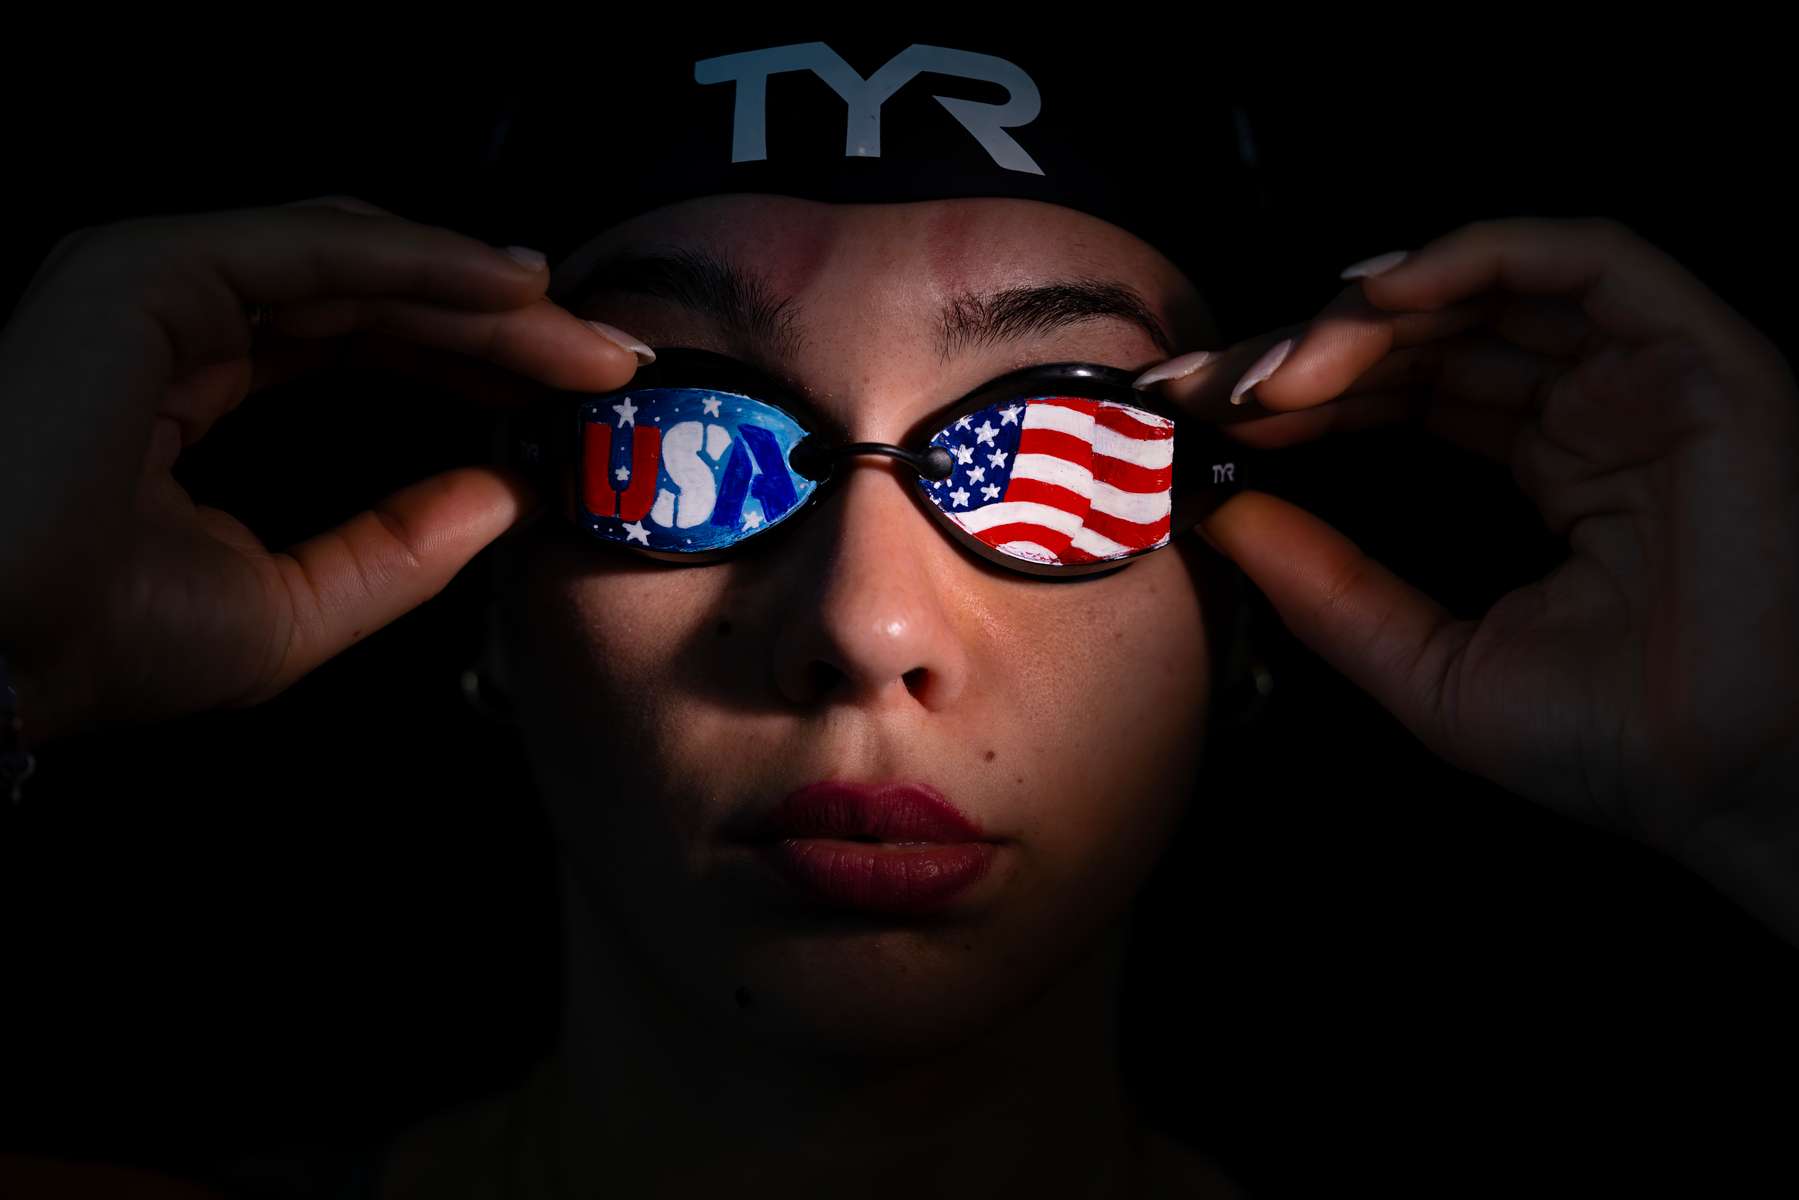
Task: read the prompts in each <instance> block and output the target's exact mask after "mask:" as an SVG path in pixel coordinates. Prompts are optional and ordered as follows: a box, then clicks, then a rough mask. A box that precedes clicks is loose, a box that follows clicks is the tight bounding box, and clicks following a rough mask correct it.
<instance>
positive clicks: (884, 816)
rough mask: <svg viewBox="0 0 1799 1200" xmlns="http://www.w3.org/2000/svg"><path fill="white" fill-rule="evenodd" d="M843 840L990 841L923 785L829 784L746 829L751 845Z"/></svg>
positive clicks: (801, 793)
mask: <svg viewBox="0 0 1799 1200" xmlns="http://www.w3.org/2000/svg"><path fill="white" fill-rule="evenodd" d="M782 838H840V839H844V840H850V841H874V842H889V843H901V844H903V843H918V842H936V843H952V844H953V843H962V842H980V841H988V840H991V839H989V838H988V837H987V835H986V833H985V832H984V831H983V830H982V829H981V827H980V826H979V825H978V824H977V823H976V822H975V821H974V819H973V818H971V817H969V816H967V815H966V814H964V813H962V812H960V811H959V810H958V809H957V808H956V807H955V806H954V805H953V804H951V803H950V802H949V800H948V799H947V798H945V796H944V795H943V793H942V792H940V791H938V790H937V789H936V788H934V787H931V786H930V785H929V784H923V783H888V784H855V783H843V782H839V781H835V780H826V781H824V782H821V783H814V784H809V785H808V786H806V787H803V788H800V789H799V790H798V791H796V792H793V793H792V794H791V795H789V796H788V797H787V798H786V799H784V800H783V801H781V803H780V804H779V805H778V806H776V807H775V808H774V809H773V810H772V811H770V812H768V813H765V814H763V815H762V816H761V817H760V818H759V819H757V820H756V821H755V822H754V823H753V824H752V825H751V826H750V827H749V829H748V832H747V840H750V841H758V842H766V841H776V840H779V839H782Z"/></svg>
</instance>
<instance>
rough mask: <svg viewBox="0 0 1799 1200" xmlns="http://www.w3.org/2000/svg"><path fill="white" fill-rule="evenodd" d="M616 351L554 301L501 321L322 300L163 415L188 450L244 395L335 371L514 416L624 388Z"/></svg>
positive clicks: (207, 376) (175, 394) (197, 384)
mask: <svg viewBox="0 0 1799 1200" xmlns="http://www.w3.org/2000/svg"><path fill="white" fill-rule="evenodd" d="M339 339H346V340H339ZM596 342H597V343H600V346H599V348H598V349H597V350H596V345H595V343H596ZM616 349H617V343H615V342H613V341H612V340H610V339H609V338H607V337H605V336H604V335H602V334H600V333H599V332H597V331H596V330H595V329H594V328H593V327H592V326H591V325H589V324H587V323H586V322H584V321H582V320H580V319H578V318H576V317H575V316H573V315H572V314H570V313H569V312H568V311H567V310H565V309H563V308H560V307H558V306H557V305H555V304H552V303H550V302H549V301H547V300H540V301H538V302H536V303H535V304H532V305H529V306H527V307H525V308H521V309H515V310H512V311H510V312H502V313H468V312H460V311H456V310H453V309H440V308H434V307H432V306H429V305H421V304H414V303H410V302H407V301H397V300H366V299H352V300H332V301H324V302H320V303H317V304H310V305H298V306H293V307H289V308H286V309H283V310H281V311H280V313H279V314H277V316H276V317H275V318H274V319H273V321H272V324H271V327H270V330H269V335H268V336H265V337H263V338H262V339H261V341H260V344H259V345H258V347H257V349H256V352H255V357H254V361H253V362H252V361H251V360H249V359H244V358H235V359H230V360H227V361H225V362H220V363H208V364H206V365H204V366H201V367H197V368H195V369H194V370H192V371H190V372H189V373H188V374H187V375H185V376H184V377H182V378H181V379H178V380H176V381H175V382H174V383H172V384H171V385H170V386H169V389H168V393H167V395H166V396H165V398H164V400H163V402H162V404H161V405H160V406H159V408H158V412H159V414H160V415H164V416H168V417H173V418H174V419H175V420H176V421H177V422H178V423H179V424H180V427H181V433H182V437H181V444H182V446H184V447H185V446H191V445H193V444H194V443H195V442H197V441H199V440H200V439H201V438H202V437H204V436H205V435H206V433H207V431H208V430H210V429H211V428H212V426H213V424H214V423H215V422H216V421H217V420H218V419H219V418H220V417H222V416H224V415H225V414H226V413H228V412H230V411H232V410H233V409H235V408H236V407H237V406H238V405H239V404H240V403H242V402H243V399H244V397H245V395H246V394H249V393H253V392H257V391H261V390H262V389H264V388H268V387H272V386H275V385H276V384H280V383H285V382H288V381H291V380H293V379H295V378H297V377H299V376H301V375H304V374H307V373H309V372H312V371H318V370H322V369H326V368H331V367H352V368H358V369H376V370H388V371H393V372H395V373H398V374H403V375H406V376H408V377H410V378H413V379H416V380H418V381H419V382H421V383H426V384H429V385H431V386H434V387H437V388H441V389H443V390H445V391H447V392H449V393H451V394H453V395H455V396H457V397H459V398H460V399H463V400H465V401H468V402H470V403H473V404H477V405H483V406H492V407H514V406H518V405H521V404H525V403H527V402H528V401H529V400H530V399H531V398H532V397H533V396H534V395H535V394H536V386H534V385H541V386H547V387H553V388H563V389H571V390H576V391H595V392H602V391H610V390H612V389H613V388H617V387H622V386H624V383H625V382H626V381H627V380H628V375H627V376H626V377H624V378H621V377H620V375H619V373H618V369H617V363H616V362H615V360H614V358H613V353H612V352H613V351H614V350H616ZM635 361H636V359H635V358H633V359H632V362H633V363H635Z"/></svg>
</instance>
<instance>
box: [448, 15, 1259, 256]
mask: <svg viewBox="0 0 1799 1200" xmlns="http://www.w3.org/2000/svg"><path fill="white" fill-rule="evenodd" d="M694 22H695V24H700V23H702V22H701V19H700V18H699V17H698V16H697V15H696V17H695V19H694ZM1053 24H1054V25H1056V26H1057V27H1058V28H1057V30H1056V32H1055V33H1054V35H1053V36H1052V35H1049V34H1043V33H1030V32H1026V31H1023V30H1019V31H989V30H984V29H976V28H964V27H958V26H947V27H946V26H945V24H944V23H942V22H929V21H922V20H921V21H906V20H880V19H870V20H868V21H866V22H863V23H860V24H859V25H858V26H857V29H856V31H855V32H845V31H843V30H842V28H841V23H838V24H836V25H833V24H832V23H830V22H822V23H821V22H813V23H806V22H800V21H796V20H787V21H783V22H774V23H770V22H762V23H759V24H755V25H751V26H747V27H745V28H743V29H741V30H736V31H729V32H715V31H709V32H703V33H702V32H696V33H694V34H692V35H691V36H682V37H678V38H673V39H666V38H665V39H660V40H653V41H651V42H650V43H649V44H642V43H641V42H640V43H638V44H635V45H626V44H623V43H622V42H621V43H618V44H614V45H612V46H611V47H609V49H608V51H607V53H606V55H605V56H603V57H597V58H596V59H594V60H592V61H591V65H586V66H584V67H583V68H582V69H581V70H580V72H579V73H578V74H577V75H575V76H567V77H565V78H564V80H563V81H562V82H561V83H559V84H558V85H556V86H554V87H539V88H535V89H527V90H522V91H520V93H519V94H518V95H517V96H515V97H514V98H513V101H512V102H511V103H510V105H509V106H508V110H507V111H506V112H505V113H503V114H502V115H501V117H500V118H499V120H498V121H497V122H496V124H495V127H494V130H493V134H492V138H491V141H490V146H489V148H488V157H487V161H486V164H485V167H484V169H483V172H482V175H483V178H484V181H485V182H484V186H483V188H482V195H480V196H479V197H477V201H478V205H479V206H481V207H484V208H485V209H486V212H487V216H486V219H485V220H484V221H483V224H484V226H485V227H486V228H487V230H488V231H489V233H490V235H491V236H492V237H493V239H494V240H496V241H498V240H501V239H502V238H504V239H507V240H510V241H513V242H517V243H522V244H525V245H530V246H535V247H537V248H539V249H541V250H543V251H545V252H546V253H548V254H549V255H550V256H551V260H552V262H554V261H557V260H559V259H561V258H562V257H564V256H566V255H567V254H568V253H570V252H572V251H573V250H575V249H577V248H578V247H579V246H581V245H583V244H584V243H586V242H587V241H588V240H590V239H591V238H593V237H594V236H595V235H597V234H599V233H600V232H602V231H603V230H604V229H606V228H608V227H610V226H612V225H614V224H617V223H618V222H620V221H623V220H625V219H627V218H630V217H633V216H636V215H638V214H640V213H643V212H647V211H649V210H651V209H654V208H659V207H661V206H663V205H666V204H671V203H674V202H676V201H680V200H686V199H690V198H693V197H697V196H705V195H712V194H718V193H730V192H759V193H773V194H777V195H787V196H797V197H801V198H805V199H810V200H822V201H827V202H832V203H860V204H881V203H901V202H906V201H914V200H939V199H949V198H955V197H969V196H1009V197H1020V198H1024V199H1031V200H1040V201H1045V202H1048V203H1052V204H1060V205H1065V206H1067V207H1069V208H1073V209H1078V210H1080V211H1081V212H1085V213H1088V214H1091V215H1093V216H1096V217H1099V218H1100V219H1102V220H1105V221H1108V222H1111V223H1112V224H1114V225H1117V226H1119V227H1120V228H1122V229H1125V230H1127V231H1129V232H1131V233H1133V234H1135V235H1136V236H1138V237H1139V238H1141V239H1143V240H1144V241H1146V242H1148V243H1149V244H1150V245H1152V246H1155V247H1156V248H1157V249H1158V250H1160V251H1161V252H1162V253H1163V254H1164V255H1166V256H1167V257H1168V258H1169V259H1170V260H1171V261H1173V262H1174V263H1175V264H1176V265H1177V266H1179V267H1180V268H1181V269H1182V270H1184V271H1185V272H1186V273H1187V274H1188V276H1189V277H1190V278H1192V279H1193V280H1194V281H1195V282H1196V283H1197V284H1198V285H1199V286H1200V287H1201V289H1202V291H1211V290H1213V288H1214V287H1216V286H1218V285H1219V281H1220V279H1221V278H1223V279H1228V278H1229V277H1231V275H1232V274H1233V272H1234V270H1235V269H1236V264H1237V263H1238V262H1240V261H1241V260H1242V259H1243V257H1244V255H1245V253H1246V248H1247V247H1251V246H1253V245H1255V244H1256V243H1257V242H1259V240H1260V237H1259V224H1260V219H1261V217H1262V205H1261V203H1260V199H1259V196H1258V186H1257V185H1258V181H1257V179H1256V171H1255V166H1256V162H1255V154H1256V147H1255V144H1254V141H1253V133H1252V131H1251V130H1250V128H1249V127H1248V123H1247V117H1246V116H1245V114H1244V110H1243V108H1242V107H1241V106H1240V105H1239V104H1237V103H1234V102H1232V100H1231V99H1230V98H1229V97H1227V96H1226V95H1224V94H1223V93H1222V92H1221V91H1216V90H1211V89H1208V88H1206V87H1205V86H1202V85H1201V84H1200V83H1197V82H1195V76H1196V75H1197V74H1198V69H1197V68H1196V67H1194V66H1192V65H1191V64H1190V62H1189V60H1187V59H1186V58H1185V56H1184V55H1182V54H1179V53H1177V52H1176V51H1175V50H1173V49H1172V48H1169V47H1158V45H1157V44H1156V41H1155V35H1154V34H1147V35H1142V36H1141V37H1140V38H1139V40H1138V41H1136V42H1135V43H1134V44H1133V43H1132V42H1130V41H1128V40H1126V39H1124V38H1122V37H1121V36H1118V35H1113V36H1111V37H1110V38H1107V37H1103V36H1100V35H1095V34H1092V33H1090V32H1086V31H1081V30H1076V29H1072V28H1071V27H1070V26H1069V25H1068V24H1067V23H1066V22H1053ZM871 29H876V30H881V31H880V32H870V30H871Z"/></svg>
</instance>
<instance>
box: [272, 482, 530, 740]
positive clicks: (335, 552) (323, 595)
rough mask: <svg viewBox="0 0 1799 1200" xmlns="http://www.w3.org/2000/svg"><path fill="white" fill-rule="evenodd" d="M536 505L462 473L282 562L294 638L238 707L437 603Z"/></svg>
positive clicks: (405, 492)
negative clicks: (460, 575) (466, 569)
mask: <svg viewBox="0 0 1799 1200" xmlns="http://www.w3.org/2000/svg"><path fill="white" fill-rule="evenodd" d="M538 504H539V498H538V497H537V496H536V495H535V494H534V493H533V491H532V489H531V487H530V485H529V484H528V483H526V482H525V481H524V480H522V479H520V478H518V477H516V476H514V475H512V474H510V473H508V472H502V471H496V470H493V469H490V468H486V467H459V468H456V469H455V470H451V471H446V472H444V473H443V474H441V475H435V476H432V477H431V478H429V479H425V480H421V481H419V482H418V483H414V484H411V485H410V486H408V487H405V488H402V489H401V490H399V491H398V492H395V493H394V494H393V495H391V496H389V497H387V498H386V499H385V500H383V501H382V502H381V503H379V504H377V505H376V506H375V507H374V508H372V509H369V510H368V511H366V512H363V513H359V514H358V515H356V516H354V517H352V518H350V519H349V520H348V521H346V522H344V523H343V524H342V525H339V526H337V527H336V528H335V529H331V530H328V531H326V532H324V533H321V534H318V535H317V536H315V537H312V538H309V539H307V540H306V541H304V542H301V543H300V544H298V545H296V546H294V547H293V548H292V549H290V550H288V551H287V552H285V553H283V554H279V555H277V556H276V561H277V566H278V568H279V570H280V572H281V577H282V581H283V583H284V584H285V587H286V591H287V596H288V599H289V601H290V611H291V613H292V621H293V625H292V636H291V637H289V638H288V639H287V642H286V645H285V648H284V650H283V652H282V657H281V658H280V660H279V661H278V662H277V663H275V664H274V665H273V667H272V669H271V671H270V673H269V676H268V678H267V679H266V681H265V682H264V683H263V684H262V685H261V686H260V687H258V688H257V689H256V690H255V692H254V694H252V695H248V696H246V697H244V698H242V699H241V700H240V701H239V702H238V703H239V704H240V705H251V704H259V703H261V702H262V701H264V700H267V699H269V698H270V697H272V696H275V695H278V694H279V693H281V692H282V691H284V690H286V689H287V688H288V687H290V686H291V685H292V684H293V683H294V682H295V681H296V680H298V679H300V678H302V677H303V676H305V675H306V674H307V673H308V672H310V671H312V670H314V669H315V668H316V667H318V666H319V664H320V663H323V662H325V661H326V660H327V659H329V658H331V657H333V656H335V655H337V654H339V653H342V652H343V651H344V650H345V649H346V648H348V647H349V646H350V645H351V644H353V643H355V642H357V641H360V640H361V639H363V638H365V637H367V636H368V635H369V634H371V633H374V632H375V631H376V630H379V629H382V628H384V627H385V626H387V625H388V624H389V623H391V622H392V621H394V620H396V619H397V618H399V617H401V616H403V615H405V614H406V613H408V612H411V611H412V610H413V609H415V608H417V607H418V606H419V605H421V604H423V603H424V602H425V601H427V600H429V599H430V598H431V597H433V596H435V595H437V594H438V593H439V592H440V591H442V590H443V588H444V586H445V585H446V584H448V583H449V582H450V580H451V579H452V578H453V577H454V576H455V575H456V573H457V572H458V571H460V570H461V569H462V568H463V567H464V566H466V565H467V564H468V562H469V560H470V559H472V558H473V557H474V556H475V555H476V554H477V553H479V552H480V551H481V550H482V548H483V547H485V546H487V545H488V544H489V543H491V542H492V541H494V539H496V538H498V537H499V536H500V535H501V534H503V533H505V532H506V531H507V530H508V529H510V528H512V527H513V526H514V525H515V524H518V523H519V522H520V521H522V520H525V519H527V518H528V517H529V516H530V515H531V513H532V512H533V510H535V509H536V508H537V507H538Z"/></svg>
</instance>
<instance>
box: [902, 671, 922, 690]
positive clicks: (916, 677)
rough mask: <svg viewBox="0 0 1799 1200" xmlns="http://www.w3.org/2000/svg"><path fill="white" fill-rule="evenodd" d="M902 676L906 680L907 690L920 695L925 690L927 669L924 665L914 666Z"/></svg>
mask: <svg viewBox="0 0 1799 1200" xmlns="http://www.w3.org/2000/svg"><path fill="white" fill-rule="evenodd" d="M900 678H902V679H904V680H905V681H906V690H907V691H908V692H911V693H912V695H914V696H918V695H919V694H920V693H921V692H923V691H924V683H925V669H924V668H923V667H914V668H912V669H911V670H910V671H907V672H906V673H905V674H904V675H902V676H901V677H900Z"/></svg>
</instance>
